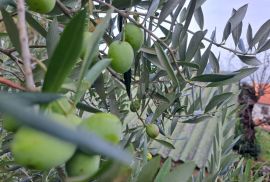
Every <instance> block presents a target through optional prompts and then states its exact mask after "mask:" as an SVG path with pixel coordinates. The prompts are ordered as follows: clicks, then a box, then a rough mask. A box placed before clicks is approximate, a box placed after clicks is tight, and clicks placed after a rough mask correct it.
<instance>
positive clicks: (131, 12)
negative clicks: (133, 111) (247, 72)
mask: <svg viewBox="0 0 270 182" xmlns="http://www.w3.org/2000/svg"><path fill="white" fill-rule="evenodd" d="M126 13H128V14H131V15H140V16H146V13H139V12H133V11H126ZM151 18H154V19H159V17H157V16H151ZM164 22H166V23H170V24H171V23H172V22H171V21H169V20H164ZM187 32H188V33H190V34H193V35H194V34H195V32H193V31H191V30H187ZM203 40H205V41H207V42H209V43H213V45H215V46H217V47H220V48H222V49H224V50H227V51H230V52H233V53H234V54H238V55H239V54H240V55H246V56H254V55H255V54H247V53H243V52H239V51H237V50H234V49H230V48H228V47H226V46H224V45H223V44H219V43H216V42H213V41H212V40H211V39H209V38H206V37H204V38H203Z"/></svg>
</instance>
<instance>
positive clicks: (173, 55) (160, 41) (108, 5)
mask: <svg viewBox="0 0 270 182" xmlns="http://www.w3.org/2000/svg"><path fill="white" fill-rule="evenodd" d="M94 1H95V2H97V3H99V4H103V5H105V6H107V7H109V8H112V9H114V11H115V12H117V13H118V14H119V15H121V16H122V17H124V18H127V19H128V20H129V21H131V22H132V23H134V24H135V25H136V26H138V27H140V28H142V29H143V30H144V31H145V32H147V33H148V34H149V35H150V36H151V37H152V38H154V39H155V40H156V41H158V42H159V43H160V44H161V45H162V46H164V47H166V49H168V51H169V53H170V55H171V57H172V60H173V62H174V64H175V65H178V64H177V61H176V58H175V54H174V51H173V50H172V49H171V48H170V47H169V46H168V45H167V44H166V43H165V42H164V41H162V40H161V39H160V38H159V37H158V36H156V35H155V34H154V33H153V32H152V31H150V30H148V29H147V28H145V27H144V26H143V25H142V24H140V23H138V22H137V21H136V20H134V19H133V18H131V17H130V16H129V14H127V13H125V11H122V10H119V9H117V8H115V7H114V6H113V5H111V4H109V3H106V2H103V1H102V0H94ZM176 70H177V73H178V74H179V75H181V76H182V74H181V71H180V68H179V66H176ZM182 78H184V77H183V76H182Z"/></svg>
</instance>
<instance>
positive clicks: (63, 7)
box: [56, 0, 72, 18]
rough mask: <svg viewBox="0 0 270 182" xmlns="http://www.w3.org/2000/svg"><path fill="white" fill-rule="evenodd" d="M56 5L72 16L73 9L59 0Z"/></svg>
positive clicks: (68, 15)
mask: <svg viewBox="0 0 270 182" xmlns="http://www.w3.org/2000/svg"><path fill="white" fill-rule="evenodd" d="M56 5H57V6H58V7H59V8H60V9H61V11H62V12H63V13H64V14H65V15H66V16H67V17H69V18H72V16H71V13H72V12H71V11H70V10H69V9H68V8H67V7H66V6H65V5H64V4H63V3H62V2H61V1H59V0H57V1H56Z"/></svg>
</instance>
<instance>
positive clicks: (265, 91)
mask: <svg viewBox="0 0 270 182" xmlns="http://www.w3.org/2000/svg"><path fill="white" fill-rule="evenodd" d="M255 90H256V93H257V95H259V94H260V93H261V94H260V95H261V96H260V98H259V100H258V103H259V104H266V105H270V83H263V84H255ZM260 90H261V91H260Z"/></svg>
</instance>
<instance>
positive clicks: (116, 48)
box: [108, 23, 144, 73]
mask: <svg viewBox="0 0 270 182" xmlns="http://www.w3.org/2000/svg"><path fill="white" fill-rule="evenodd" d="M124 35H125V41H114V42H112V43H111V45H110V46H109V52H108V56H109V57H110V58H111V59H112V62H111V67H112V69H114V71H116V72H118V73H125V72H127V71H128V70H129V69H130V68H131V66H132V63H133V60H134V52H137V51H138V50H139V49H140V48H141V46H142V44H143V41H144V34H143V32H142V30H141V29H140V28H138V27H137V26H136V25H134V24H132V23H127V24H126V25H125V31H124Z"/></svg>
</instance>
